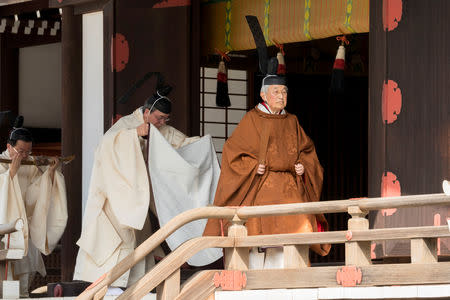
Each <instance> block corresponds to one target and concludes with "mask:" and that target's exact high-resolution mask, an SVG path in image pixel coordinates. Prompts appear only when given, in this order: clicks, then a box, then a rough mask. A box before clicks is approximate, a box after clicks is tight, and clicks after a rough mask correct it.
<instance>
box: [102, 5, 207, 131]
mask: <svg viewBox="0 0 450 300" xmlns="http://www.w3.org/2000/svg"><path fill="white" fill-rule="evenodd" d="M156 2H157V1H156ZM156 2H155V1H148V2H145V1H144V2H143V1H140V0H116V1H115V8H114V9H115V12H114V20H115V21H114V30H115V32H114V34H115V36H116V38H118V36H119V34H120V35H122V36H123V37H124V38H125V40H126V44H127V46H128V53H129V55H128V57H127V62H126V63H122V67H119V66H116V68H115V73H114V84H113V87H114V97H115V98H116V99H117V98H118V97H120V96H121V95H122V94H123V93H125V91H126V90H127V89H129V88H130V87H131V86H132V85H133V83H134V82H136V81H137V80H139V79H140V78H142V77H143V76H144V75H145V74H146V73H147V72H150V71H159V72H162V73H163V74H164V76H165V79H166V82H167V83H169V84H171V85H172V86H173V87H174V89H173V91H172V92H171V94H170V95H169V98H170V99H171V100H172V114H171V121H170V125H172V126H174V127H176V128H177V129H179V130H181V131H182V132H184V133H186V134H188V135H193V134H198V126H195V127H192V126H191V125H192V123H191V111H192V115H194V114H197V118H196V119H198V118H199V109H198V106H199V103H198V101H191V97H193V96H192V93H191V87H192V86H195V87H198V86H199V85H200V76H199V72H200V64H199V59H198V58H197V59H196V60H193V59H191V46H195V45H197V46H196V47H197V48H196V49H197V50H196V51H197V53H196V54H195V55H197V56H199V53H198V43H199V36H198V34H196V35H193V36H192V37H191V26H193V25H194V26H197V27H195V28H198V26H199V25H198V24H192V22H191V21H192V18H191V14H192V13H193V11H192V9H193V8H195V9H196V10H197V11H198V10H199V6H198V5H197V4H196V5H190V4H189V1H185V4H182V5H181V6H169V7H165V6H164V5H163V4H164V2H162V3H160V4H158V5H155V3H156ZM154 5H155V7H154ZM157 7H159V8H157ZM197 18H198V12H197ZM192 38H193V39H192ZM117 50H119V49H117ZM121 51H122V52H120V53H123V52H124V51H125V50H124V49H122V50H121ZM120 53H119V52H116V55H121V54H120ZM124 57H125V56H124ZM119 64H121V62H119ZM194 64H195V65H194ZM110 70H111V66H110ZM192 74H194V76H192ZM155 82H156V81H155V80H154V79H151V80H149V81H148V82H146V83H145V84H144V85H143V86H142V87H141V88H140V89H138V90H137V91H136V93H135V94H134V95H133V96H132V97H131V98H130V100H129V101H128V103H127V104H114V105H115V113H118V114H121V115H126V114H129V113H131V112H132V111H133V110H134V109H136V108H137V107H139V106H141V105H142V104H143V103H144V101H145V100H146V99H147V98H148V97H149V96H151V95H152V94H153V93H154V92H155ZM111 100H113V99H111ZM191 104H193V105H194V106H196V107H197V109H195V110H194V109H193V108H192V107H191ZM110 119H111V116H109V118H108V120H110ZM105 120H106V118H105ZM106 129H107V128H105V130H106Z"/></svg>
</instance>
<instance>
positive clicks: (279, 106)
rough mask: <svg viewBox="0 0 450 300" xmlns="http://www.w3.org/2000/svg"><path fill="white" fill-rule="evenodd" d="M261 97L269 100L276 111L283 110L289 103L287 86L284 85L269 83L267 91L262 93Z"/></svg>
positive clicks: (270, 105)
mask: <svg viewBox="0 0 450 300" xmlns="http://www.w3.org/2000/svg"><path fill="white" fill-rule="evenodd" d="M261 98H262V99H263V100H264V101H266V102H267V104H268V105H269V107H270V110H271V111H272V112H274V113H278V112H280V111H282V110H283V109H284V108H285V107H286V103H287V87H286V86H284V85H269V88H268V89H267V92H266V93H261Z"/></svg>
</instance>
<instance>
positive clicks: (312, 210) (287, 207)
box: [237, 193, 450, 219]
mask: <svg viewBox="0 0 450 300" xmlns="http://www.w3.org/2000/svg"><path fill="white" fill-rule="evenodd" d="M449 204H450V196H447V195H445V194H444V193H442V194H428V195H412V196H400V197H378V198H367V199H360V200H334V201H324V202H307V203H292V204H279V205H264V206H244V207H240V208H239V209H238V212H237V215H238V217H239V218H241V219H248V218H252V217H262V216H281V215H295V214H321V213H324V214H326V213H337V212H347V210H348V207H350V206H358V207H359V208H360V209H362V210H365V211H370V210H379V209H385V208H400V207H419V206H433V205H449Z"/></svg>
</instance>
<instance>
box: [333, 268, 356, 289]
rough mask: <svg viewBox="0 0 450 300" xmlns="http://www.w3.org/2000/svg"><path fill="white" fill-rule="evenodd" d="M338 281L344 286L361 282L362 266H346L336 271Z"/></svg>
mask: <svg viewBox="0 0 450 300" xmlns="http://www.w3.org/2000/svg"><path fill="white" fill-rule="evenodd" d="M336 281H337V283H338V284H339V285H342V286H344V287H353V286H356V285H358V284H361V281H362V271H361V268H357V267H355V266H345V267H342V268H341V269H339V270H338V271H337V272H336Z"/></svg>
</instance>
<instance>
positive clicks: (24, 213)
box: [0, 150, 67, 277]
mask: <svg viewBox="0 0 450 300" xmlns="http://www.w3.org/2000/svg"><path fill="white" fill-rule="evenodd" d="M0 157H1V158H6V159H10V156H9V153H8V151H7V150H6V151H4V152H3V153H2V154H1V155H0ZM48 169H49V168H48V167H36V166H28V165H21V166H20V167H19V170H18V171H17V174H16V175H15V176H14V178H13V179H11V176H10V174H9V164H3V163H0V224H5V223H9V222H12V221H14V220H16V219H17V218H22V220H23V221H24V227H23V229H22V231H21V232H15V233H12V234H11V237H10V243H9V247H10V248H15V249H24V251H25V256H24V258H23V259H21V260H19V261H15V262H14V263H13V264H14V276H18V277H20V276H21V275H23V274H27V273H32V272H36V271H37V272H39V273H40V274H41V275H42V276H45V275H46V271H45V266H44V262H43V260H42V256H41V254H40V253H43V254H45V255H48V254H50V253H51V252H52V251H53V249H54V248H55V246H56V244H57V243H58V241H59V239H60V238H61V235H62V234H63V232H64V229H65V227H66V223H67V199H66V188H65V182H64V177H63V175H62V174H61V172H60V171H58V170H56V171H55V175H54V179H53V182H52V181H51V178H50V175H49V171H48ZM29 240H31V243H30V242H29ZM3 242H4V244H5V245H7V239H6V236H5V238H4V239H3Z"/></svg>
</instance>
